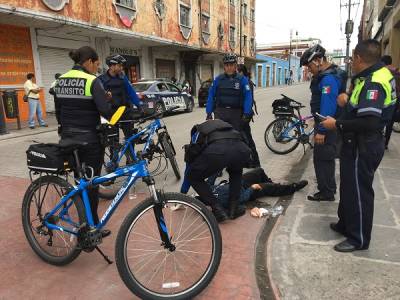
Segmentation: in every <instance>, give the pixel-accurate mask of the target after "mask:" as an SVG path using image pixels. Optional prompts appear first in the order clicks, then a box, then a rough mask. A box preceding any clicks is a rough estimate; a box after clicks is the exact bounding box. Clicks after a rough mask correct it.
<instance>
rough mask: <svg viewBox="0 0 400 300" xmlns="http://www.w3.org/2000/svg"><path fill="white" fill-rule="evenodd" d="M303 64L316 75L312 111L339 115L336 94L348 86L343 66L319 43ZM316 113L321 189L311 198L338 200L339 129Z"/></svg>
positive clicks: (316, 153)
mask: <svg viewBox="0 0 400 300" xmlns="http://www.w3.org/2000/svg"><path fill="white" fill-rule="evenodd" d="M300 65H301V66H306V67H307V68H308V70H309V71H310V73H311V74H312V75H313V78H312V81H311V85H310V90H311V101H310V106H311V113H312V114H313V115H315V114H317V113H318V114H321V115H323V116H331V117H335V115H336V111H337V103H336V98H337V96H338V95H339V93H340V92H341V90H342V89H343V85H344V86H345V84H344V82H343V79H342V77H341V73H340V71H339V68H338V67H337V66H336V65H334V64H331V63H329V62H328V61H327V60H326V56H325V48H323V47H322V46H321V45H318V44H317V45H315V46H313V47H311V48H309V49H308V50H306V51H305V52H304V53H303V55H302V57H301V59H300ZM320 121H321V120H320V119H318V118H317V117H315V134H314V156H313V160H314V170H315V176H316V178H317V184H318V186H317V188H318V192H316V193H315V194H314V195H309V196H308V197H307V199H308V200H310V201H334V200H335V193H336V181H335V157H336V132H335V131H327V130H326V129H325V128H324V127H323V126H321V125H320V124H319V123H320Z"/></svg>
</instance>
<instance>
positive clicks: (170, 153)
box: [159, 132, 181, 180]
mask: <svg viewBox="0 0 400 300" xmlns="http://www.w3.org/2000/svg"><path fill="white" fill-rule="evenodd" d="M159 139H160V143H161V147H162V148H163V150H164V153H165V156H166V157H167V158H168V160H169V162H170V163H171V167H172V170H173V171H174V174H175V177H176V179H178V180H179V179H181V173H180V171H179V166H178V163H177V161H176V158H175V154H176V153H175V150H174V146H173V144H172V140H171V138H170V136H169V135H168V133H166V132H164V133H162V134H160V135H159Z"/></svg>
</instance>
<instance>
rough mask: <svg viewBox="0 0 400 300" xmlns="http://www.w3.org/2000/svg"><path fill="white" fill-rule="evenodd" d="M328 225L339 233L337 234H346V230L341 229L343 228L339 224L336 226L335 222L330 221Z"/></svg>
mask: <svg viewBox="0 0 400 300" xmlns="http://www.w3.org/2000/svg"><path fill="white" fill-rule="evenodd" d="M329 227H330V228H331V229H332V230H333V231H334V232H337V233H339V234H341V235H344V236H345V235H346V232H345V231H344V230H343V229H341V228H339V226H338V224H337V223H330V224H329Z"/></svg>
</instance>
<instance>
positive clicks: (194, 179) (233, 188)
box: [187, 139, 250, 207]
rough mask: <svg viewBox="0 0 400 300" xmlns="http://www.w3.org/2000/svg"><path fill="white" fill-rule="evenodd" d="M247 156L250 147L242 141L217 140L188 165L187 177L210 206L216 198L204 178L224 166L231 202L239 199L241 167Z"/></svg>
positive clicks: (248, 155) (246, 160) (245, 162)
mask: <svg viewBox="0 0 400 300" xmlns="http://www.w3.org/2000/svg"><path fill="white" fill-rule="evenodd" d="M249 158H250V149H249V148H248V147H247V145H246V144H245V143H244V142H242V141H240V140H228V139H225V140H218V141H215V142H214V143H212V144H210V145H209V146H207V148H206V149H204V151H203V152H202V153H201V154H200V155H199V156H198V157H197V158H196V159H195V160H194V161H193V162H192V163H191V164H190V165H189V172H188V174H187V176H188V177H187V178H188V180H189V182H190V184H191V186H192V187H193V189H194V190H195V191H196V192H197V193H198V194H199V196H200V198H201V199H202V200H203V201H204V202H205V204H207V205H210V206H211V207H212V206H213V205H214V203H217V199H216V198H215V196H214V194H213V192H212V190H211V187H210V185H209V184H207V183H206V182H205V179H206V178H208V177H210V176H212V175H214V174H216V173H218V172H220V171H222V170H223V169H224V168H226V169H227V171H228V173H229V182H230V190H229V203H232V202H234V201H238V200H239V196H240V188H241V181H242V173H243V167H244V166H245V165H246V164H247V162H248V160H249Z"/></svg>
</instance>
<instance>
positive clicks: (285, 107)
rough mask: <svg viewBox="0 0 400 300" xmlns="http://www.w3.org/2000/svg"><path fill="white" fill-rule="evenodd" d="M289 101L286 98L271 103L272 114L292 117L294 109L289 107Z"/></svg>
mask: <svg viewBox="0 0 400 300" xmlns="http://www.w3.org/2000/svg"><path fill="white" fill-rule="evenodd" d="M290 102H291V101H290V100H289V99H286V98H282V99H277V100H274V102H272V113H273V114H274V115H276V116H282V115H293V114H294V109H293V107H292V106H291V105H290Z"/></svg>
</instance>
